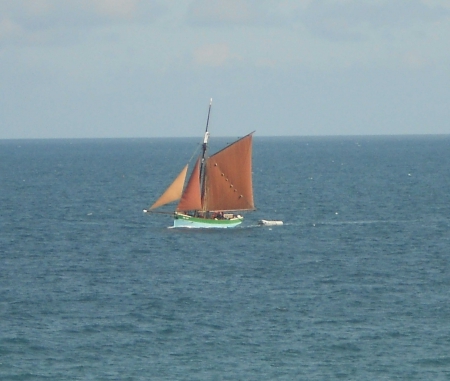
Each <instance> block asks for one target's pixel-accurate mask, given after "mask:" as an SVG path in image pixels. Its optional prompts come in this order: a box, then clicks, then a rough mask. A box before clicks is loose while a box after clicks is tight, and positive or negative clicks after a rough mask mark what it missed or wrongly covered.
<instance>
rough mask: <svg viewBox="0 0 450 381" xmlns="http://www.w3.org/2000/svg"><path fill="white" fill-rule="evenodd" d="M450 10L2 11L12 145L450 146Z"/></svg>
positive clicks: (448, 6) (329, 5) (38, 4)
mask: <svg viewBox="0 0 450 381" xmlns="http://www.w3.org/2000/svg"><path fill="white" fill-rule="evenodd" d="M449 46H450V1H449V0H173V1H167V0H64V1H61V0H14V1H11V0H0V69H1V70H0V139H34V138H145V137H188V136H199V137H201V136H202V135H203V132H204V128H205V124H206V117H207V112H208V105H209V100H210V98H213V104H212V111H211V119H210V131H211V135H216V136H243V135H245V134H247V133H248V132H251V131H253V130H256V134H257V136H328V135H404V134H450V104H449V102H450V47H449Z"/></svg>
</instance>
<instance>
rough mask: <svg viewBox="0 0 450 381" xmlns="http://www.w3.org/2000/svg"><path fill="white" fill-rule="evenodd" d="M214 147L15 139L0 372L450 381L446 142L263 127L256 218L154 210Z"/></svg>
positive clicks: (3, 247) (3, 190)
mask: <svg viewBox="0 0 450 381" xmlns="http://www.w3.org/2000/svg"><path fill="white" fill-rule="evenodd" d="M232 140H233V139H232V138H217V139H215V138H214V137H212V138H211V144H212V145H211V147H210V149H211V152H213V151H214V150H215V149H216V148H217V149H220V148H222V147H223V146H224V145H226V144H227V143H230V142H231V141H232ZM200 143H201V140H200V139H194V138H177V139H165V138H158V139H156V138H155V139H93V140H84V139H73V140H70V139H69V140H59V139H55V140H1V141H0V206H1V209H0V380H6V381H8V380H32V381H34V380H36V381H40V380H58V381H63V380H130V381H131V380H198V381H203V380H205V381H206V380H208V381H210V380H243V381H244V380H246V381H247V380H255V381H256V380H258V381H264V380H286V381H288V380H289V381H290V380H434V381H436V380H450V136H448V135H443V136H351V137H350V136H348V137H261V136H258V135H257V134H256V135H255V137H254V144H253V186H254V195H255V204H256V208H257V209H256V211H254V212H245V213H244V216H245V220H244V223H243V224H242V225H241V226H239V227H237V228H234V229H174V228H171V226H172V219H171V216H170V215H164V214H151V215H149V214H146V213H143V209H146V208H148V207H149V205H151V204H152V203H153V202H154V201H155V200H156V198H157V197H158V196H159V195H160V194H161V193H162V191H163V190H164V189H165V188H166V187H167V186H168V185H169V183H170V182H171V181H172V180H173V178H174V177H175V176H176V175H177V174H178V173H179V172H180V170H181V169H182V167H183V166H184V165H185V164H186V162H187V161H188V160H190V159H191V157H192V156H193V154H194V152H195V150H197V152H198V149H199V147H200ZM168 210H169V211H171V210H173V208H172V207H169V208H168ZM261 219H267V220H281V221H283V223H284V224H283V226H272V227H268V226H259V225H258V221H259V220H261Z"/></svg>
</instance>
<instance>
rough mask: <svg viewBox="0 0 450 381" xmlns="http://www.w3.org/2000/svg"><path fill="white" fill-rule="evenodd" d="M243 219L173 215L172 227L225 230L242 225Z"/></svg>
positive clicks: (240, 217) (239, 217) (238, 217)
mask: <svg viewBox="0 0 450 381" xmlns="http://www.w3.org/2000/svg"><path fill="white" fill-rule="evenodd" d="M243 220H244V217H242V216H235V217H232V218H224V219H215V218H199V217H192V216H189V215H187V214H182V213H175V216H174V220H173V227H175V228H203V229H205V228H214V229H226V228H234V227H236V226H238V225H240V224H241V223H242V221H243Z"/></svg>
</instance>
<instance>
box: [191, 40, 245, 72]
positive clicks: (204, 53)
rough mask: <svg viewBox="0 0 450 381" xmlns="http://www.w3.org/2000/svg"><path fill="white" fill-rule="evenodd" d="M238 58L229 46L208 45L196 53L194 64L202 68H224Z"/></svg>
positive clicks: (198, 49)
mask: <svg viewBox="0 0 450 381" xmlns="http://www.w3.org/2000/svg"><path fill="white" fill-rule="evenodd" d="M236 58H238V57H237V56H236V55H233V54H232V53H231V52H230V47H229V46H228V44H208V45H203V46H201V47H199V48H197V49H196V50H195V51H194V63H195V64H196V65H202V66H213V67H217V66H223V65H225V64H226V63H227V62H229V61H231V60H233V59H236Z"/></svg>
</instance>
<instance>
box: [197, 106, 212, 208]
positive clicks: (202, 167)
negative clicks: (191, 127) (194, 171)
mask: <svg viewBox="0 0 450 381" xmlns="http://www.w3.org/2000/svg"><path fill="white" fill-rule="evenodd" d="M211 104H212V98H211V99H210V100H209V108H208V118H207V119H206V129H205V136H204V137H203V145H202V150H203V151H202V160H201V163H200V187H201V197H202V200H203V196H204V194H205V157H206V150H207V149H208V138H209V132H208V126H209V116H210V114H211Z"/></svg>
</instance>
